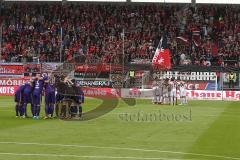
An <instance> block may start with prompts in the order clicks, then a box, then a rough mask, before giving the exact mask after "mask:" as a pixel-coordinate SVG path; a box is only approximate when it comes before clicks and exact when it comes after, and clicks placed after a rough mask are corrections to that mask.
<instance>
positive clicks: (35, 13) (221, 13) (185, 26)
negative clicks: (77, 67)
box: [0, 3, 240, 67]
mask: <svg viewBox="0 0 240 160" xmlns="http://www.w3.org/2000/svg"><path fill="white" fill-rule="evenodd" d="M1 17H2V18H1V19H2V22H0V23H1V27H2V37H1V39H2V40H1V46H2V47H1V49H2V50H1V58H0V59H1V61H2V62H18V61H21V62H29V61H34V60H36V59H39V61H41V62H59V61H62V62H63V61H76V59H77V60H79V61H84V62H86V63H102V62H104V63H110V62H111V63H122V60H123V57H124V58H125V61H128V62H133V61H138V62H141V61H143V63H145V62H146V60H148V61H149V62H150V61H151V59H152V58H153V55H154V53H155V50H156V47H157V45H158V43H159V40H160V38H161V35H162V33H163V31H164V30H165V31H166V32H167V33H168V44H169V46H168V47H169V48H170V50H171V59H172V64H173V65H185V64H192V65H206V66H208V65H219V66H235V67H239V58H240V56H239V55H240V9H239V8H238V7H235V6H233V5H225V6H217V5H215V6H212V5H201V6H189V5H188V6H183V5H160V4H159V5H156V4H149V5H148V4H144V5H143V4H135V5H125V4H82V3H81V4H74V5H73V4H65V5H62V4H28V5H26V4H21V3H19V4H5V5H4V6H2V9H1ZM123 52H124V56H123Z"/></svg>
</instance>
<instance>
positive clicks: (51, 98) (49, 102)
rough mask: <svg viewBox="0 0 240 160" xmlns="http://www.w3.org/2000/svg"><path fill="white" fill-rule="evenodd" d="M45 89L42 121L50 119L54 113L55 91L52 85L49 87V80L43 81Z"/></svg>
mask: <svg viewBox="0 0 240 160" xmlns="http://www.w3.org/2000/svg"><path fill="white" fill-rule="evenodd" d="M44 82H45V84H44V88H45V117H44V119H48V118H52V117H53V112H54V104H55V90H54V87H53V86H52V85H50V83H49V80H45V81H44Z"/></svg>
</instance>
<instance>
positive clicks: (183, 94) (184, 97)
mask: <svg viewBox="0 0 240 160" xmlns="http://www.w3.org/2000/svg"><path fill="white" fill-rule="evenodd" d="M179 91H180V102H181V103H180V104H179V105H184V104H187V85H186V84H185V83H184V82H180V87H179Z"/></svg>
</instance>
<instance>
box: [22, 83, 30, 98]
mask: <svg viewBox="0 0 240 160" xmlns="http://www.w3.org/2000/svg"><path fill="white" fill-rule="evenodd" d="M24 86H25V87H24V90H23V101H24V103H32V86H31V85H30V84H29V83H26V84H25V85H24Z"/></svg>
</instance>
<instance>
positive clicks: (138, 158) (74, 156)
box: [0, 152, 182, 160]
mask: <svg viewBox="0 0 240 160" xmlns="http://www.w3.org/2000/svg"><path fill="white" fill-rule="evenodd" d="M0 155H10V156H42V157H72V158H95V159H135V160H182V159H170V158H153V157H146V158H141V157H113V156H79V155H72V154H42V153H33V154H32V153H3V152H0Z"/></svg>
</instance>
